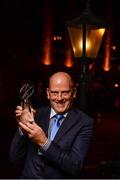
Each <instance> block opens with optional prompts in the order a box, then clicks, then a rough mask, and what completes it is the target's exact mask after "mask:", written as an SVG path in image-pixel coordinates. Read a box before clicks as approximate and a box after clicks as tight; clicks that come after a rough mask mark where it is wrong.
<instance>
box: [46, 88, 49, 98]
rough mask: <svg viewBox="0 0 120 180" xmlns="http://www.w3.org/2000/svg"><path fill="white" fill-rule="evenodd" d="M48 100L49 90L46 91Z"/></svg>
mask: <svg viewBox="0 0 120 180" xmlns="http://www.w3.org/2000/svg"><path fill="white" fill-rule="evenodd" d="M46 93H47V98H48V99H50V94H49V88H47V89H46Z"/></svg>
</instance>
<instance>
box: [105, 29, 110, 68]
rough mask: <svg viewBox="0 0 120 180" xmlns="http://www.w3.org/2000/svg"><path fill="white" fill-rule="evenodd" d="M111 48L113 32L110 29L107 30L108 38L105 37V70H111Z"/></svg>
mask: <svg viewBox="0 0 120 180" xmlns="http://www.w3.org/2000/svg"><path fill="white" fill-rule="evenodd" d="M110 49H111V32H110V31H109V30H108V31H107V32H106V39H105V58H104V64H103V69H104V71H109V70H110V56H111V54H110Z"/></svg>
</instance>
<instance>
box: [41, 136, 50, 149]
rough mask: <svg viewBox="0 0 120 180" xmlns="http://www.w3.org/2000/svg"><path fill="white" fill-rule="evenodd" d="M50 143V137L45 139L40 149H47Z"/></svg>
mask: <svg viewBox="0 0 120 180" xmlns="http://www.w3.org/2000/svg"><path fill="white" fill-rule="evenodd" d="M50 144H51V140H50V139H47V140H46V142H45V143H44V144H43V145H41V148H40V149H41V150H43V151H47V149H48V148H49V147H50Z"/></svg>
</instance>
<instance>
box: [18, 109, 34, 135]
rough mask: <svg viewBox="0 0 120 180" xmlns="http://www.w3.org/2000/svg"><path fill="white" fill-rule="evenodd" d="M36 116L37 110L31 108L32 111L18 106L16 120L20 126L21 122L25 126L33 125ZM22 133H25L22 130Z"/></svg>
mask: <svg viewBox="0 0 120 180" xmlns="http://www.w3.org/2000/svg"><path fill="white" fill-rule="evenodd" d="M34 115H35V110H34V109H32V108H31V111H29V110H28V109H23V108H22V106H17V107H16V110H15V116H16V120H17V122H18V124H19V122H22V123H23V124H25V125H26V124H27V123H28V122H29V123H32V122H33V121H34ZM21 130H22V132H23V133H24V132H25V131H24V130H23V129H22V128H21Z"/></svg>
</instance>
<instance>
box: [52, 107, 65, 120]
mask: <svg viewBox="0 0 120 180" xmlns="http://www.w3.org/2000/svg"><path fill="white" fill-rule="evenodd" d="M55 114H56V112H55V111H54V109H53V108H51V112H50V118H52V117H53V116H55ZM67 114H68V112H67V113H64V114H63V116H64V117H66V116H67Z"/></svg>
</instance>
